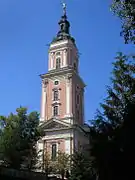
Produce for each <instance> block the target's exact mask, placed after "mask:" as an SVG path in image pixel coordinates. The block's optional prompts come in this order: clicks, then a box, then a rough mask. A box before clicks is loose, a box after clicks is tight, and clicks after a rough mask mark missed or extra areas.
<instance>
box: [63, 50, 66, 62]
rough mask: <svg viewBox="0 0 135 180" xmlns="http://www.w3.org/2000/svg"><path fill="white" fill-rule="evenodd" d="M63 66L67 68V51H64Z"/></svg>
mask: <svg viewBox="0 0 135 180" xmlns="http://www.w3.org/2000/svg"><path fill="white" fill-rule="evenodd" d="M63 56H64V57H63V66H67V50H66V49H65V50H64V55H63Z"/></svg>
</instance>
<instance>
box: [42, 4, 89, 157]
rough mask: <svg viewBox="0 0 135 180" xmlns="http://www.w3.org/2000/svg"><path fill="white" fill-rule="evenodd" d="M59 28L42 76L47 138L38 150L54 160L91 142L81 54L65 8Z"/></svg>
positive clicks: (44, 122) (43, 116)
mask: <svg viewBox="0 0 135 180" xmlns="http://www.w3.org/2000/svg"><path fill="white" fill-rule="evenodd" d="M58 24H59V31H58V33H57V35H56V37H55V38H54V39H53V41H52V42H51V44H50V47H49V52H48V72H47V73H46V74H42V75H41V79H42V96H41V117H40V124H41V127H42V128H43V130H44V132H45V136H44V137H43V139H42V140H41V141H40V142H39V146H40V148H41V149H45V150H47V151H48V152H50V155H51V157H52V160H53V159H55V157H56V154H57V152H58V151H62V152H65V153H68V154H72V153H73V152H74V151H75V150H77V149H79V148H81V147H83V145H84V144H87V142H88V140H87V138H86V136H85V135H86V134H85V131H84V128H83V126H84V87H85V84H84V82H83V80H82V78H81V77H80V75H79V68H78V65H79V53H78V49H77V46H76V43H75V39H74V38H73V37H72V36H71V34H70V23H69V21H68V19H67V14H66V5H65V4H64V5H63V15H62V17H61V19H60V21H59V23H58Z"/></svg>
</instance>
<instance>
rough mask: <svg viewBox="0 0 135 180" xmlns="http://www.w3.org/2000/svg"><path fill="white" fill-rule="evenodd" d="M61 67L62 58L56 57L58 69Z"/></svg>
mask: <svg viewBox="0 0 135 180" xmlns="http://www.w3.org/2000/svg"><path fill="white" fill-rule="evenodd" d="M60 68H61V58H60V57H57V58H56V69H60Z"/></svg>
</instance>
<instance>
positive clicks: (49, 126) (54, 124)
mask: <svg viewBox="0 0 135 180" xmlns="http://www.w3.org/2000/svg"><path fill="white" fill-rule="evenodd" d="M42 127H43V128H44V130H53V129H64V128H69V127H70V126H69V125H68V124H66V123H64V122H61V121H58V120H57V121H55V120H49V121H48V122H46V123H44V124H43V125H42Z"/></svg>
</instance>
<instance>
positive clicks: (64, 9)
mask: <svg viewBox="0 0 135 180" xmlns="http://www.w3.org/2000/svg"><path fill="white" fill-rule="evenodd" d="M62 7H63V14H64V15H66V7H67V5H66V3H65V2H62Z"/></svg>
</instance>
